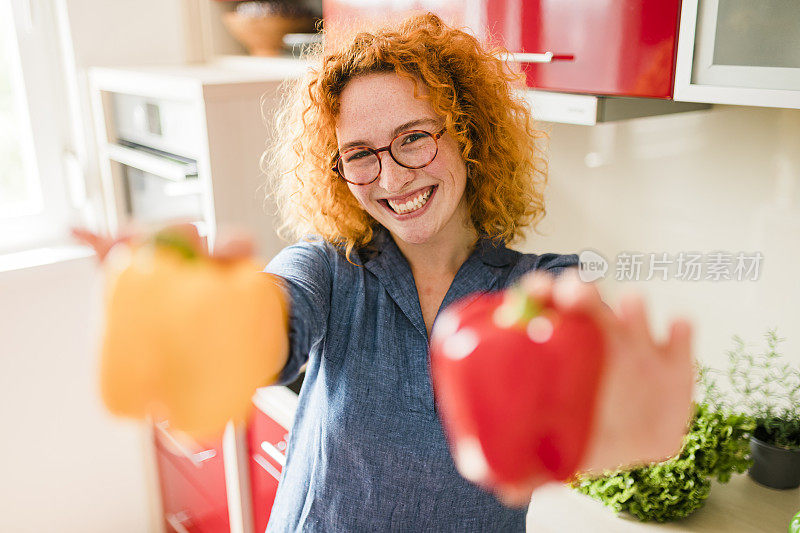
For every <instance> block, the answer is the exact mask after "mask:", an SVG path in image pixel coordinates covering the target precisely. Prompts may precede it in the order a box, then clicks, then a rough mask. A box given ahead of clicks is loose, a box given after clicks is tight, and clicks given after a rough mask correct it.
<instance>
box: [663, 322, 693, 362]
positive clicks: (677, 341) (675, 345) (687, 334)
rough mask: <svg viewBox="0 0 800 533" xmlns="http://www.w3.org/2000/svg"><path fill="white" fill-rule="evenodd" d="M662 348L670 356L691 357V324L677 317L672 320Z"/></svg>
mask: <svg viewBox="0 0 800 533" xmlns="http://www.w3.org/2000/svg"><path fill="white" fill-rule="evenodd" d="M663 350H664V352H665V354H666V355H667V356H668V357H671V358H681V359H691V353H692V325H691V323H690V322H689V321H688V320H686V319H684V318H677V319H675V320H673V321H672V324H671V326H670V331H669V338H668V339H667V342H666V343H665V344H664V347H663Z"/></svg>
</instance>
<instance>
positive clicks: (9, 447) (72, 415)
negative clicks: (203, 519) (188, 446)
mask: <svg viewBox="0 0 800 533" xmlns="http://www.w3.org/2000/svg"><path fill="white" fill-rule="evenodd" d="M97 273H98V272H97V268H96V266H95V259H94V258H93V257H90V258H84V259H76V260H72V261H68V262H65V263H60V264H57V265H52V266H42V267H37V268H32V269H28V270H20V271H10V272H2V273H0V339H2V348H0V406H2V407H0V410H2V413H3V414H2V423H3V432H2V433H3V436H2V438H0V458H2V459H0V462H1V463H2V467H0V472H2V480H3V481H2V484H0V501H2V502H3V512H2V513H0V531H9V532H12V531H13V532H15V533H23V532H31V533H33V532H42V531H61V532H65V533H67V532H76V533H77V532H84V533H89V532H97V533H101V532H107V531H120V532H128V531H130V532H142V531H146V530H147V527H148V524H149V516H148V509H147V495H146V492H145V486H146V482H145V468H144V459H143V450H144V448H143V446H142V444H143V443H142V437H141V434H142V433H141V430H140V429H139V428H138V426H137V425H136V424H134V423H131V422H126V421H120V420H117V419H113V418H111V417H110V416H109V415H108V414H107V413H106V411H105V410H104V408H103V406H102V404H101V403H100V399H99V398H100V397H99V393H98V390H97V384H98V380H97V377H96V376H97V342H98V334H99V320H100V304H101V292H100V289H101V286H100V278H99V277H98V276H97Z"/></svg>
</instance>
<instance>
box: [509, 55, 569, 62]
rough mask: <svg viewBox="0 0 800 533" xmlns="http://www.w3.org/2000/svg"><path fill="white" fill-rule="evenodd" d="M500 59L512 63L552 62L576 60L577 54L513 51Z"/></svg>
mask: <svg viewBox="0 0 800 533" xmlns="http://www.w3.org/2000/svg"><path fill="white" fill-rule="evenodd" d="M500 59H502V60H504V61H508V62H510V63H552V62H553V61H575V56H574V55H572V54H554V53H553V52H544V53H541V54H532V53H528V52H511V53H508V54H502V55H501V56H500Z"/></svg>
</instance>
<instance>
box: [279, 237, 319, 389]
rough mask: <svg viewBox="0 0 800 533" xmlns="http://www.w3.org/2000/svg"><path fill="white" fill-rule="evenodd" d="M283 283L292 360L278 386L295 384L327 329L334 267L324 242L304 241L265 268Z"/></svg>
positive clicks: (288, 362) (287, 363)
mask: <svg viewBox="0 0 800 533" xmlns="http://www.w3.org/2000/svg"><path fill="white" fill-rule="evenodd" d="M264 272H266V273H268V274H274V275H276V276H278V277H280V278H282V279H283V280H284V288H285V291H286V292H287V297H288V299H289V358H288V360H287V362H286V366H284V368H283V370H282V371H281V373H280V375H279V376H278V381H277V382H276V383H275V384H276V385H285V384H288V383H291V382H292V381H294V379H295V378H296V377H297V375H298V374H299V371H300V368H301V367H302V366H303V365H304V364H305V363H306V362H307V361H308V357H309V354H310V353H311V350H312V349H313V347H314V346H315V345H316V344H318V343H319V342H320V341H321V340H322V338H323V336H324V334H325V330H326V328H327V324H328V314H329V311H330V302H331V286H332V281H333V275H332V268H331V262H330V257H329V255H328V251H327V250H326V245H325V243H324V242H322V241H310V242H309V241H301V242H298V243H297V244H293V245H291V246H288V247H286V248H284V249H283V250H281V251H280V252H279V253H278V255H276V256H275V257H274V258H273V259H272V261H270V262H269V264H268V265H267V266H266V268H264Z"/></svg>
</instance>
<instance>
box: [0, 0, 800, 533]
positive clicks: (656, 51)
mask: <svg viewBox="0 0 800 533" xmlns="http://www.w3.org/2000/svg"><path fill="white" fill-rule="evenodd" d="M323 4H324V5H323ZM524 4H525V6H524V7H522V3H519V2H491V1H488V2H483V1H479V0H470V1H468V2H446V1H433V0H429V1H427V2H411V1H405V2H401V1H399V0H397V1H385V2H381V1H368V0H358V1H356V0H351V1H344V0H342V1H337V2H334V1H330V2H328V1H327V0H326V1H325V2H321V1H320V0H310V1H307V2H299V1H298V2H224V1H217V0H169V1H163V0H139V1H138V2H127V1H124V0H107V1H99V0H0V33H1V35H0V37H2V39H0V121H1V122H0V406H2V407H0V409H1V410H2V422H3V427H4V431H3V438H2V439H0V458H2V459H0V462H1V464H0V471H1V472H2V478H3V483H2V488H0V501H2V502H3V508H4V511H3V512H2V513H0V530H2V531H55V530H58V531H61V532H64V533H67V532H70V531H76V532H77V531H81V532H87V531H157V530H160V529H162V528H167V529H169V528H170V527H172V529H174V530H176V531H180V529H179V527H183V528H184V529H185V530H203V529H201V528H200V527H199V526H198V525H197V524H198V523H199V522H200V519H199V518H197V517H196V516H195V517H194V518H193V519H187V516H186V514H184V515H181V514H180V511H175V512H172V514H170V515H169V517H167V518H168V519H165V518H164V516H166V515H165V513H167V511H168V510H167V509H166V507H169V506H170V505H172V504H171V503H170V502H169V501H167V500H168V498H167V499H166V500H165V496H164V492H163V490H164V488H163V487H164V483H165V481H164V479H165V476H167V474H165V473H164V472H165V471H166V470H165V468H166V467H164V466H163V465H162V466H158V465H160V464H161V463H159V462H158V453H159V452H158V449H159V448H158V446H157V445H156V446H155V448H154V445H153V439H154V438H156V439H158V438H159V437H158V435H159V433H158V431H157V430H153V431H155V435H156V437H154V433H153V431H150V432H143V431H142V429H141V427H140V426H139V425H138V424H135V423H129V422H125V421H120V420H116V419H112V418H111V417H110V416H109V415H108V414H106V413H105V411H104V410H103V407H102V405H101V404H100V402H99V396H98V394H97V380H96V364H97V358H96V356H97V342H98V335H99V332H100V327H101V319H102V316H101V311H102V293H101V289H102V279H101V277H100V272H99V269H98V267H97V264H96V260H95V258H94V256H93V255H92V253H91V251H90V250H89V249H87V248H85V247H82V246H79V245H78V244H77V243H75V242H72V241H71V240H70V239H69V237H68V229H69V227H71V226H83V227H87V228H90V229H92V230H94V231H100V232H110V233H112V234H115V233H116V232H118V231H119V229H120V228H122V227H125V225H126V224H129V223H131V222H138V223H141V224H145V225H147V224H153V225H157V224H162V223H165V222H168V221H170V220H175V219H180V220H187V219H188V220H191V221H193V222H195V223H196V224H197V226H198V228H199V229H200V231H201V232H202V233H204V234H206V235H207V236H208V237H209V240H210V241H211V242H212V243H213V240H214V238H215V237H216V234H217V231H218V230H219V229H220V228H224V227H225V226H226V225H239V226H245V227H247V228H248V229H249V230H250V231H251V232H252V233H253V234H254V235H255V236H256V237H257V242H258V251H259V256H260V258H261V259H262V260H263V262H265V263H266V261H268V260H269V258H270V257H271V256H272V255H273V254H274V253H275V252H276V251H277V250H279V249H280V247H282V246H284V245H285V244H286V243H284V242H282V241H281V240H280V239H279V237H278V236H277V234H276V227H277V219H276V218H275V216H274V212H273V206H272V204H271V203H270V202H269V201H266V200H265V189H264V185H265V183H266V182H267V180H268V179H269V174H268V173H267V174H264V173H263V172H262V170H261V169H260V168H259V161H258V158H259V156H260V154H261V152H262V151H263V150H264V149H265V147H267V146H268V144H269V142H270V140H271V139H274V138H275V135H277V134H279V132H275V131H272V130H271V128H270V121H271V119H272V117H273V115H274V112H275V109H276V108H277V106H278V105H279V98H280V94H281V93H280V88H281V85H282V84H283V83H285V82H286V81H287V80H291V79H294V78H296V77H297V76H299V75H300V74H301V73H302V72H303V71H304V69H305V68H306V67H307V64H306V63H305V62H304V60H303V59H302V58H301V57H300V56H301V53H302V51H303V50H305V49H306V48H307V47H308V46H309V45H310V44H311V43H313V42H315V41H316V40H318V39H319V35H318V34H317V33H316V30H317V29H318V28H319V25H320V24H321V23H320V22H319V21H320V20H324V24H325V27H326V28H327V27H333V26H334V25H335V24H350V23H354V22H353V21H355V20H359V21H361V20H364V19H369V18H374V17H384V16H386V15H387V13H390V12H391V13H393V14H395V15H397V16H401V15H402V14H404V13H406V12H407V11H408V10H409V9H419V8H421V9H432V10H434V11H438V12H440V13H441V14H443V15H444V16H446V17H449V18H448V20H452V21H454V22H455V23H458V24H462V25H465V26H467V27H469V28H470V30H471V31H473V32H474V33H475V34H476V35H478V36H479V37H481V38H487V37H488V36H490V35H493V36H496V37H498V38H499V39H500V41H501V42H503V43H504V44H505V46H506V47H507V48H508V50H509V51H510V52H512V53H520V54H528V55H529V56H534V57H527V56H524V55H523V56H512V57H511V60H512V61H515V62H520V64H522V65H523V68H524V69H525V71H526V73H527V75H528V81H527V84H528V88H527V89H525V90H523V91H522V92H523V93H524V95H525V97H526V98H527V99H528V101H529V102H530V103H531V106H532V108H533V111H534V113H535V116H536V117H537V118H538V120H539V125H540V127H541V128H542V129H543V130H545V131H547V132H548V133H549V140H548V141H547V143H546V149H547V154H548V160H549V169H550V170H549V185H548V188H547V195H546V199H547V211H548V213H547V216H546V218H545V219H544V221H543V222H542V224H541V225H540V227H539V230H540V232H541V233H540V234H537V233H534V232H529V234H528V237H527V239H526V240H525V241H524V242H522V243H518V244H517V245H516V247H517V248H518V249H520V250H522V251H526V252H534V253H544V252H560V253H579V252H581V251H584V250H592V251H594V252H596V253H597V254H599V255H600V256H602V257H603V258H605V260H606V262H607V264H608V271H607V273H606V275H605V277H604V278H602V279H600V281H599V283H600V285H601V287H602V291H603V294H604V296H605V298H606V299H607V301H608V302H609V303H611V304H612V305H613V304H614V302H616V301H617V300H618V298H619V296H620V295H621V294H623V293H624V292H626V291H639V292H641V293H644V294H645V295H646V297H647V300H648V304H649V309H650V311H651V318H652V322H653V327H654V330H655V331H656V333H657V334H658V335H663V334H664V333H665V332H666V328H667V326H668V323H669V319H670V318H671V317H674V316H678V315H680V316H686V317H689V318H690V319H691V320H692V321H693V322H694V324H695V337H694V349H695V353H696V356H697V357H698V359H699V360H700V361H701V362H703V363H704V364H708V365H714V366H720V367H721V366H723V365H724V364H725V362H726V361H727V357H726V355H725V352H726V350H727V349H729V348H730V347H731V336H732V335H734V334H738V335H741V336H742V337H743V338H745V339H746V340H748V341H750V342H752V343H753V344H754V345H756V346H760V345H762V344H763V343H762V340H761V339H762V337H763V334H764V333H765V331H766V330H767V329H768V328H773V327H777V328H778V332H779V333H780V334H781V335H782V336H783V337H785V338H786V342H785V343H784V344H782V347H783V350H784V352H785V355H786V357H787V358H788V360H789V361H791V362H792V363H793V364H798V363H800V305H799V304H798V302H800V282H798V275H797V273H796V270H797V265H800V204H799V203H798V202H799V201H800V199H799V198H798V196H799V195H800V192H798V178H799V177H800V110H799V108H800V55H798V50H800V27H799V26H798V25H797V20H800V12H798V10H797V8H796V7H794V4H792V3H786V2H783V3H781V2H772V3H770V6H772V7H769V8H764V9H762V10H761V16H763V17H766V18H767V21H766V23H764V22H763V21H761V22H759V20H760V19H758V18H757V17H756V16H755V15H753V13H751V12H750V11H749V7H748V3H747V2H729V3H727V4H723V2H719V6H717V3H714V2H705V3H704V2H697V1H694V2H686V1H684V2H683V7H682V9H681V2H673V1H671V2H663V3H658V6H659V7H653V6H654V5H655V4H656V3H655V2H653V3H651V5H650V7H648V3H647V2H619V3H617V4H619V5H615V6H610V5H607V4H609V3H592V2H576V3H573V5H572V6H571V7H569V6H565V5H564V3H560V4H559V3H558V2H547V1H542V2H531V3H530V5H529V3H527V2H526V3H524ZM600 4H602V5H600ZM709 4H714V6H717V7H714V9H713V10H711V11H709V9H710V8H709ZM632 5H634V7H631V6H632ZM720 6H721V7H720ZM781 9H783V10H785V11H784V12H781V11H780V10H781ZM769 17H772V19H769ZM787 19H788V20H789V21H792V20H793V21H794V22H795V23H794V24H788V25H786V24H778V23H775V24H772V25H770V24H769V22H770V20H772V21H773V22H775V21H785V20H787ZM653 20H658V21H661V22H660V23H655V22H653ZM743 21H745V22H746V21H750V22H751V24H749V25H748V24H746V23H745V22H743ZM732 36H738V38H733V37H732ZM759 51H761V52H759ZM548 52H549V53H550V56H549V57H547V56H546V54H547V53H548ZM559 55H562V56H563V57H561V58H559V57H558V56H559ZM554 56H555V57H554ZM681 253H685V254H689V253H693V254H699V255H701V256H702V258H703V261H705V263H704V266H703V270H702V271H701V274H700V275H699V276H698V279H680V277H681V276H679V275H678V270H677V269H678V261H677V258H678V256H679V255H680V254H681ZM715 253H721V254H722V256H721V259H720V257H717V260H716V263H717V265H722V266H721V267H720V266H718V270H717V272H719V271H720V270H719V269H721V271H723V275H720V274H717V275H713V272H712V270H709V268H710V267H709V264H710V263H713V262H714V261H715V260H713V258H712V254H715ZM739 253H744V254H745V255H746V256H747V257H748V258H753V257H759V259H758V264H757V265H756V266H757V267H758V270H757V272H753V271H752V270H751V271H750V272H749V274H748V275H747V276H744V278H743V279H736V276H735V271H734V267H735V265H736V262H735V259H736V255H737V254H739ZM621 254H627V256H625V255H621ZM638 254H641V255H638ZM650 254H655V257H656V258H658V259H662V260H666V261H667V262H666V263H663V262H662V265H667V267H668V269H667V270H666V271H664V272H662V271H661V270H656V271H655V273H654V275H652V276H650V265H651V264H652V256H651V255H650ZM663 254H667V255H666V256H664V255H663ZM757 254H758V255H757ZM629 256H637V257H639V258H640V260H641V261H642V263H641V271H640V273H639V275H638V279H636V277H637V276H633V275H632V274H631V272H630V271H625V270H624V269H622V266H624V261H625V257H629ZM731 261H732V262H731ZM724 272H727V273H728V274H729V276H727V277H728V278H731V279H726V276H725V275H724ZM648 277H651V278H652V279H649V280H648V279H646V278H648ZM684 277H685V276H684ZM715 278H719V279H715ZM265 394H266V393H265ZM270 401H272V403H270ZM264 402H266V403H267V404H269V405H270V406H272V407H270V406H267V407H264V409H263V411H265V412H266V411H268V410H269V409H275V410H276V411H275V412H276V413H277V412H278V411H280V410H281V409H284V408H286V409H290V407H286V405H287V404H286V402H285V401H284V400H283V399H281V398H278V399H277V400H275V399H272V400H264ZM282 402H283V403H282ZM288 404H291V401H290V400H288ZM276 405H277V407H275V406H276ZM281 416H282V415H280V414H274V416H272V419H279V422H280V421H282V420H283V419H282V418H281ZM289 420H290V419H289ZM282 424H283V426H282V427H283V428H284V429H285V430H288V425H290V421H289V422H282ZM252 431H253V429H252V428H249V429H241V428H240V429H237V430H232V431H231V433H230V434H229V435H227V436H226V438H227V439H229V442H228V446H234V447H235V446H239V448H241V447H242V446H246V442H248V440H247V439H248V438H250V436H251V434H252ZM285 432H286V431H283V430H281V429H280V428H278V433H280V435H279V437H278V438H279V439H283V438H284V435H283V433H285ZM164 439H167V440H168V437H164ZM280 442H281V441H280V440H277V441H276V442H275V443H273V444H275V446H276V449H279V450H282V448H280V446H279V444H280ZM231 443H233V444H231ZM237 443H239V444H237ZM242 443H245V444H242ZM173 444H174V443H173ZM217 446H218V447H217V450H218V451H217V452H216V453H217V457H216V459H215V460H218V461H219V469H220V470H219V471H215V472H212V473H211V474H209V475H211V476H212V477H213V478H214V479H216V480H217V481H219V479H223V482H224V483H225V484H224V486H221V489H220V490H221V491H222V494H223V496H222V498H223V500H224V502H223V503H224V506H223V508H222V510H221V511H219V512H220V513H222V514H221V515H220V516H223V517H224V520H223V522H224V521H225V520H227V523H226V525H225V526H223V527H228V528H230V529H231V530H242V531H249V530H252V529H253V528H255V529H258V528H259V525H263V523H265V522H264V521H265V520H266V516H265V513H266V512H268V509H267V510H266V511H259V510H257V509H256V510H253V509H252V508H251V507H253V504H252V502H253V501H256V502H260V501H263V498H262V499H258V498H256V497H254V496H253V497H251V495H250V494H249V493H246V492H245V489H243V488H242V487H248V488H247V490H250V489H252V490H256V489H258V488H259V487H261V486H262V485H259V483H260V482H259V481H257V480H256V479H255V477H254V476H255V474H253V472H255V471H257V470H258V466H257V464H256V463H258V461H259V460H258V459H253V460H254V461H256V463H253V464H256V466H252V465H251V467H252V469H253V470H250V472H251V474H250V475H251V478H250V481H249V482H244V481H242V479H244V478H246V477H247V475H246V474H241V476H240V477H238V478H236V479H237V480H238V481H237V482H238V483H239V485H237V486H236V488H232V487H234V485H231V473H230V469H231V468H238V469H239V471H240V473H241V472H247V471H248V468H250V467H248V466H241V464H240V465H239V466H238V467H236V466H233V467H232V466H231V465H232V464H233V465H235V464H236V463H235V460H234V462H233V463H232V462H231V461H232V460H231V459H228V460H227V462H225V461H223V455H225V453H227V452H225V451H224V449H223V448H224V447H223V445H222V444H219V443H218V445H217ZM262 448H264V447H263V446H262ZM211 449H213V448H211ZM264 449H266V448H264ZM270 449H271V448H270ZM154 450H155V451H154ZM172 451H173V452H174V450H172ZM245 455H246V452H245ZM279 455H280V454H279ZM274 457H275V455H274V454H272V455H270V453H267V454H266V455H264V456H263V457H261V461H262V462H266V463H267V464H269V465H271V466H272V469H273V470H276V469H277V471H278V473H279V467H280V464H279V463H280V460H277V462H275V459H274ZM188 460H189V461H190V462H191V463H192V464H193V465H194V466H195V467H197V464H199V463H202V462H203V461H204V459H203V458H197V457H189V459H188ZM195 463H197V464H195ZM223 463H225V464H224V465H223ZM258 464H260V463H258ZM223 466H224V468H226V469H228V470H227V473H221V472H222V469H223ZM197 468H198V469H199V467H197ZM261 468H262V470H265V471H269V469H268V468H266V467H263V465H261ZM159 472H160V473H159ZM191 475H194V474H191ZM191 475H189V477H191ZM220 475H222V478H220V477H219V476H220ZM214 476H216V477H214ZM273 477H275V476H273ZM192 479H193V478H192ZM276 479H277V478H276ZM159 480H160V481H159ZM159 483H161V485H160V486H161V489H162V492H159V489H158V487H159ZM198 483H200V484H204V483H205V482H198ZM209 483H210V482H209ZM265 483H266V482H265ZM226 487H227V489H226ZM259 490H261V489H259ZM264 490H271V489H264ZM206 497H207V498H209V499H212V498H213V497H214V496H213V494H212V495H206V496H203V498H206ZM264 498H266V496H265V497H264ZM204 505H205V504H202V505H199V507H201V508H202V507H204ZM258 506H259V504H258V503H256V504H255V507H258ZM205 507H211V506H209V505H205ZM170 512H171V511H170ZM259 513H260V514H259ZM167 514H168V513H167ZM165 520H166V521H165ZM209 520H212V519H209ZM175 524H177V525H175ZM193 528H195V529H193ZM262 529H263V528H262Z"/></svg>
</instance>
